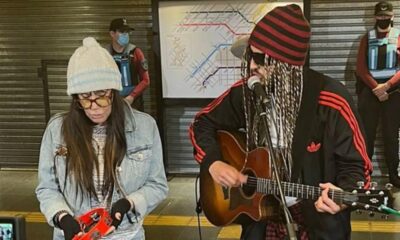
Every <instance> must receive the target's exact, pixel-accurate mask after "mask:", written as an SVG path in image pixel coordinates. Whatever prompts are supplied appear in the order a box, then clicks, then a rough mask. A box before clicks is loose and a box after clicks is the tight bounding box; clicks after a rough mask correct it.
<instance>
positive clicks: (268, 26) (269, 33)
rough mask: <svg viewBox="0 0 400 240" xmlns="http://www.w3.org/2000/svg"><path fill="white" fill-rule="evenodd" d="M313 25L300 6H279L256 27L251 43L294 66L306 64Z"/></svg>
mask: <svg viewBox="0 0 400 240" xmlns="http://www.w3.org/2000/svg"><path fill="white" fill-rule="evenodd" d="M310 35H311V31H310V25H309V23H308V21H307V20H306V19H305V17H304V15H303V12H302V10H301V8H300V7H299V6H298V5H296V4H291V5H287V6H282V7H276V8H274V9H272V10H271V11H270V12H268V13H267V14H266V15H265V16H264V17H263V18H262V19H261V20H260V21H259V22H258V23H257V24H256V26H255V28H254V30H253V32H252V33H251V35H250V39H249V44H250V45H252V46H254V47H256V48H258V49H260V50H261V51H263V52H264V53H265V54H267V55H268V56H270V57H273V58H275V59H277V60H279V61H282V62H286V63H289V64H291V65H297V66H301V65H304V63H305V60H306V56H307V51H308V46H309V41H310Z"/></svg>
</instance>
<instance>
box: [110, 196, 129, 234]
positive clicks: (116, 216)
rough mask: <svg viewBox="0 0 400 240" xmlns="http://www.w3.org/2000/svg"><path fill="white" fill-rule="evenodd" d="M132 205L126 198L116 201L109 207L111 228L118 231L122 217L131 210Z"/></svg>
mask: <svg viewBox="0 0 400 240" xmlns="http://www.w3.org/2000/svg"><path fill="white" fill-rule="evenodd" d="M132 206H133V204H132V203H131V202H130V201H129V200H128V199H126V198H121V199H119V200H118V201H116V202H115V203H114V204H113V205H112V207H111V218H112V220H113V221H112V224H111V225H112V226H114V227H115V229H118V226H119V225H120V224H121V222H122V219H123V217H124V215H125V214H126V213H127V212H128V211H129V210H131V209H132Z"/></svg>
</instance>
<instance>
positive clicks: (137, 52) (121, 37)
mask: <svg viewBox="0 0 400 240" xmlns="http://www.w3.org/2000/svg"><path fill="white" fill-rule="evenodd" d="M109 30H110V36H111V44H109V45H108V46H107V47H106V48H107V50H108V51H109V53H110V54H111V55H112V56H113V57H114V59H115V61H116V62H117V65H118V67H119V69H120V72H121V75H122V78H121V81H122V87H123V89H122V91H120V95H121V96H123V97H124V98H125V100H126V101H128V102H129V103H130V104H131V105H132V107H134V108H135V109H138V110H140V111H143V97H142V94H143V91H144V90H145V89H146V88H147V87H148V86H149V84H150V77H149V73H148V64H147V60H146V58H145V57H144V54H143V51H142V50H141V49H140V48H138V47H137V46H135V45H134V44H132V43H130V41H129V40H130V39H129V33H130V32H132V31H133V30H134V29H133V28H132V27H130V26H129V25H128V23H127V20H126V19H125V18H116V19H113V20H112V21H111V23H110V28H109Z"/></svg>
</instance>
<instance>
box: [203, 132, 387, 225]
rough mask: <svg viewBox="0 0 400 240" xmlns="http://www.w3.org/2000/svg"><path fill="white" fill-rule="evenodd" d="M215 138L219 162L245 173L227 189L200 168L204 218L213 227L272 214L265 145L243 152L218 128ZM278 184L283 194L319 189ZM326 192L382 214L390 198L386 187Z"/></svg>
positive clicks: (238, 141) (310, 194)
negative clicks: (241, 180) (244, 177)
mask: <svg viewBox="0 0 400 240" xmlns="http://www.w3.org/2000/svg"><path fill="white" fill-rule="evenodd" d="M217 138H218V142H219V144H220V148H221V152H222V158H223V161H225V162H227V163H228V164H230V165H231V166H233V167H234V168H236V169H237V170H239V171H241V172H242V173H244V174H245V175H247V176H248V179H247V183H246V184H243V186H241V187H231V188H227V187H223V186H221V185H219V184H218V183H216V182H214V180H213V178H212V177H211V175H210V173H209V172H208V171H204V170H200V202H201V206H202V208H203V210H204V214H205V216H206V217H207V219H208V220H209V221H210V222H211V223H212V224H214V225H216V226H225V225H229V224H231V223H243V222H245V221H249V220H254V221H260V220H262V219H266V218H268V217H273V216H276V215H277V211H278V210H277V209H279V207H278V206H277V204H279V202H278V201H277V200H276V199H275V197H274V196H277V195H279V190H278V187H277V183H276V182H275V181H274V180H271V173H270V172H271V171H270V168H269V161H268V151H267V150H266V148H256V149H254V150H252V151H250V152H246V151H245V150H244V149H243V147H242V146H244V145H243V144H244V142H243V140H242V138H241V137H240V136H239V135H238V134H233V133H230V132H227V131H218V133H217ZM246 155H247V157H246ZM246 159H247V160H246ZM281 184H282V190H283V193H284V195H285V196H291V197H296V198H301V199H312V200H316V199H318V197H319V196H320V195H321V192H322V190H321V188H319V187H315V186H307V185H302V184H297V183H290V182H281ZM328 195H329V196H330V198H332V199H333V200H334V201H335V202H336V203H337V204H339V205H340V204H343V203H344V204H346V205H349V206H352V207H353V208H355V209H364V210H369V211H376V212H384V213H386V212H388V211H386V212H385V211H383V210H382V206H387V205H388V204H389V203H390V201H391V200H392V198H391V196H390V194H389V191H388V190H375V189H369V190H365V189H362V188H361V187H360V189H356V190H354V191H353V192H346V191H340V190H330V191H329V194H328Z"/></svg>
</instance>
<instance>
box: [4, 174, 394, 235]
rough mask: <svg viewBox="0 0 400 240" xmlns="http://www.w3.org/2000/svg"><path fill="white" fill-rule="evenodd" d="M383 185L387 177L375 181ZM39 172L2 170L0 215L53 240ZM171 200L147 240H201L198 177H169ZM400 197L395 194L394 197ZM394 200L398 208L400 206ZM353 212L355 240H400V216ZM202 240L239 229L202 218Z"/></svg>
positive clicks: (154, 218)
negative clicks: (21, 220) (20, 219)
mask: <svg viewBox="0 0 400 240" xmlns="http://www.w3.org/2000/svg"><path fill="white" fill-rule="evenodd" d="M374 180H376V181H377V182H378V183H381V184H380V185H382V184H383V183H384V182H385V181H386V178H375V179H374ZM36 185H37V172H36V171H16V170H0V216H15V215H23V216H25V219H26V235H27V238H26V239H27V240H46V239H52V229H51V228H50V227H49V226H48V225H47V223H46V222H45V220H44V217H43V216H42V215H41V213H40V211H39V203H38V201H37V200H36V197H35V193H34V189H35V187H36ZM169 187H170V192H169V197H168V198H167V199H166V200H164V201H163V202H162V203H161V204H160V205H159V206H158V207H157V208H156V209H155V210H154V211H153V212H152V213H151V214H150V215H149V216H148V217H147V218H146V219H145V222H144V226H145V231H146V239H147V240H200V236H199V228H198V218H197V215H196V212H195V206H196V203H195V177H192V176H169ZM396 195H399V199H400V194H399V193H398V192H396V190H395V191H394V196H395V197H396ZM398 202H399V203H400V200H395V205H394V206H395V207H396V208H397V206H400V204H399V203H398ZM383 217H384V216H383V215H381V214H375V215H374V216H369V214H368V213H365V212H363V213H361V214H359V213H356V212H353V213H352V229H353V232H352V239H354V240H368V239H377V240H391V239H400V217H397V216H393V215H390V216H388V218H387V219H385V218H383ZM199 220H200V225H201V229H200V231H201V235H202V238H201V239H202V240H238V239H239V235H240V227H239V226H236V225H232V226H227V227H222V228H221V227H215V226H212V225H211V224H210V223H209V222H208V221H207V219H206V218H205V217H204V215H202V214H201V215H200V219H199Z"/></svg>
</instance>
